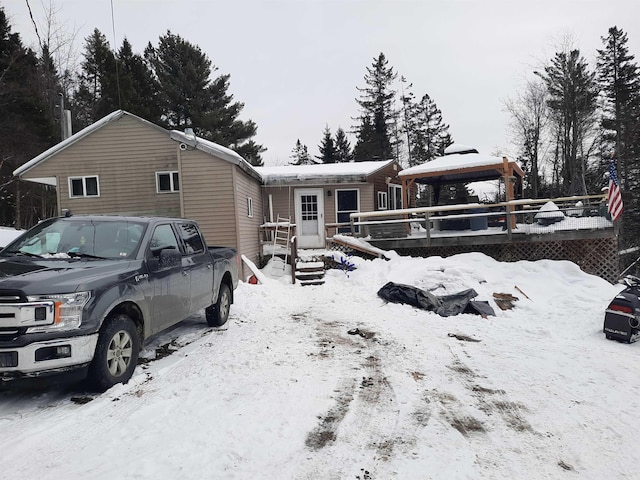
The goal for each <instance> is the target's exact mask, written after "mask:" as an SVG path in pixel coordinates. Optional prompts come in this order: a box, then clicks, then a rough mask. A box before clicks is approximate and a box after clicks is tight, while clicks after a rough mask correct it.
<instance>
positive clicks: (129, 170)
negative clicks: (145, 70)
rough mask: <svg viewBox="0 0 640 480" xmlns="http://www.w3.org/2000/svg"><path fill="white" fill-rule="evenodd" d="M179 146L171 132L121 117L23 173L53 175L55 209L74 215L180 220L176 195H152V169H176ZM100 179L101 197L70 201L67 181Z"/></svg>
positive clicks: (39, 176) (26, 176)
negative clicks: (143, 216) (163, 217)
mask: <svg viewBox="0 0 640 480" xmlns="http://www.w3.org/2000/svg"><path fill="white" fill-rule="evenodd" d="M176 151H177V146H176V143H175V142H173V141H172V140H171V139H170V138H169V132H167V131H164V130H162V129H159V128H154V127H153V126H150V125H148V124H146V123H143V122H140V121H139V120H137V119H135V118H132V117H129V116H125V117H122V118H120V119H119V120H117V121H114V122H112V123H109V124H107V125H105V126H104V127H102V128H100V129H99V130H96V131H95V132H93V133H92V134H90V135H89V136H87V137H85V138H83V139H81V140H80V141H78V142H76V143H75V144H73V145H71V146H70V147H68V148H66V149H65V150H63V151H61V152H60V153H58V154H56V155H54V156H53V157H51V158H49V159H48V160H47V161H46V162H43V163H41V164H40V165H37V166H36V167H34V168H32V169H31V170H29V171H28V172H27V173H25V174H24V178H27V179H28V178H41V177H56V178H57V182H58V198H59V204H58V207H59V209H60V210H62V209H70V210H71V211H72V212H73V213H75V214H81V213H82V214H95V213H117V214H131V215H168V216H179V214H180V198H179V194H177V193H157V192H156V179H155V172H156V171H175V170H177V169H178V164H177V155H176ZM95 175H97V176H98V178H99V188H100V196H99V197H94V198H69V180H68V179H69V177H78V176H95Z"/></svg>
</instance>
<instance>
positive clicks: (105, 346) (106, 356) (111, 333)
mask: <svg viewBox="0 0 640 480" xmlns="http://www.w3.org/2000/svg"><path fill="white" fill-rule="evenodd" d="M139 353H140V337H139V335H138V330H137V329H136V325H135V324H134V323H133V321H132V320H131V319H130V318H129V317H128V316H127V315H124V314H123V315H118V316H116V317H114V318H113V319H111V320H107V321H106V322H105V325H104V326H103V327H102V330H101V331H100V335H99V336H98V343H97V345H96V352H95V355H94V357H93V361H92V362H91V366H90V367H89V380H90V382H91V383H93V385H94V386H95V387H96V388H97V389H99V390H100V391H105V390H107V389H108V388H111V387H112V386H113V385H115V384H116V383H127V382H128V381H129V379H130V378H131V375H133V370H134V369H135V368H136V364H137V363H138V354H139Z"/></svg>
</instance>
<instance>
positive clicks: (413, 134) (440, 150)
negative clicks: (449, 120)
mask: <svg viewBox="0 0 640 480" xmlns="http://www.w3.org/2000/svg"><path fill="white" fill-rule="evenodd" d="M409 118H410V123H409V124H408V125H407V127H408V128H409V132H408V138H409V141H410V144H411V145H410V146H411V150H412V155H411V163H410V166H413V165H419V164H421V163H425V162H429V161H431V160H433V159H434V158H436V157H438V156H442V155H444V149H445V148H447V147H448V146H449V145H451V144H452V143H453V139H452V138H451V135H450V134H449V125H447V124H445V123H444V121H443V119H442V112H441V111H440V109H439V108H438V107H437V105H436V103H435V102H434V101H433V100H432V99H431V97H430V96H429V95H427V94H425V95H423V97H422V98H421V99H420V102H418V103H417V104H415V105H412V106H411V108H410V109H409Z"/></svg>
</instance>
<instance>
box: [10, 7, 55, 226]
mask: <svg viewBox="0 0 640 480" xmlns="http://www.w3.org/2000/svg"><path fill="white" fill-rule="evenodd" d="M47 69H49V70H47ZM56 75H57V73H56V72H55V68H52V65H51V63H50V56H49V55H46V56H45V57H44V58H43V59H39V58H38V57H37V55H36V54H35V52H33V51H32V50H31V49H28V48H25V47H24V46H23V44H22V40H21V39H20V35H19V34H17V33H13V32H12V29H11V25H10V24H9V22H8V20H7V17H6V15H5V12H4V9H3V8H2V7H1V6H0V199H2V201H1V202H0V225H15V226H16V227H17V228H25V227H31V226H32V225H34V224H35V223H37V221H38V220H42V219H43V218H46V217H48V216H52V215H53V214H54V212H55V208H56V204H55V192H54V191H53V190H52V189H51V188H49V187H44V186H41V185H36V184H32V183H31V182H20V181H18V180H17V179H16V178H15V177H14V176H13V171H14V170H15V169H16V168H17V167H19V166H21V165H22V164H23V163H25V162H26V161H27V160H30V159H31V158H33V157H35V156H36V155H38V154H39V153H41V152H42V151H44V150H46V149H47V148H49V147H50V146H52V145H53V144H54V143H56V141H58V140H59V136H58V135H56V134H57V132H58V131H59V129H58V128H56V127H55V123H54V117H53V113H52V108H51V106H50V105H49V96H51V97H53V96H55V97H56V98H57V96H58V95H57V93H58V92H59V89H58V88H57V85H56V83H55V79H56V78H57V77H56ZM21 212H22V213H21Z"/></svg>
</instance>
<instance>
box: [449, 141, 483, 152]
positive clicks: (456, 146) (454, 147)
mask: <svg viewBox="0 0 640 480" xmlns="http://www.w3.org/2000/svg"><path fill="white" fill-rule="evenodd" d="M453 153H479V152H478V150H476V149H475V148H473V147H470V146H468V145H463V144H461V143H452V144H451V145H449V146H448V147H447V148H445V149H444V154H445V155H451V154H453Z"/></svg>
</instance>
